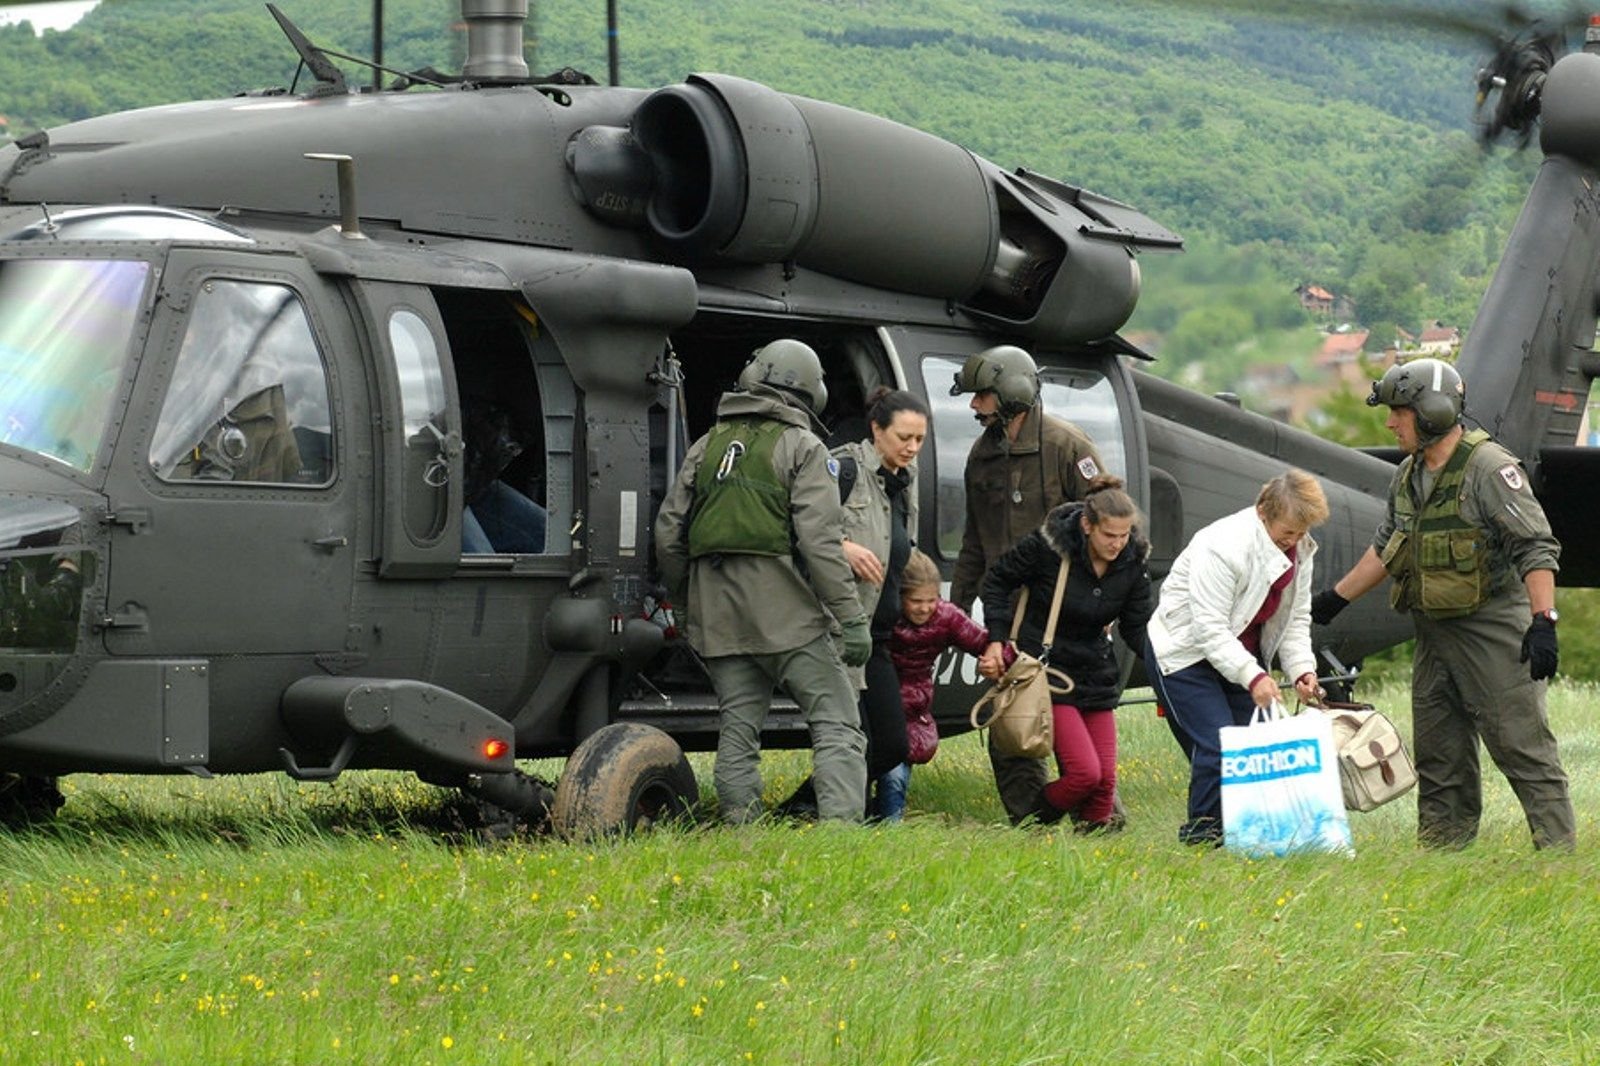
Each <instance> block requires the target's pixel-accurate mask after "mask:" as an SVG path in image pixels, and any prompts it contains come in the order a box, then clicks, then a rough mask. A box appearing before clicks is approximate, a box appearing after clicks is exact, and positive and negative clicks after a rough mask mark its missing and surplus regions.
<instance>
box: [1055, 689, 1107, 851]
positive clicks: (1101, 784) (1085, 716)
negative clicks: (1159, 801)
mask: <svg viewBox="0 0 1600 1066" xmlns="http://www.w3.org/2000/svg"><path fill="white" fill-rule="evenodd" d="M1052 710H1054V712H1055V734H1056V737H1055V749H1056V765H1057V766H1058V767H1060V769H1061V776H1060V777H1059V778H1057V779H1056V780H1054V781H1051V782H1050V783H1049V784H1047V785H1045V786H1044V798H1045V800H1046V801H1047V802H1048V803H1049V804H1050V806H1052V807H1054V808H1055V809H1056V810H1058V811H1067V812H1068V813H1071V814H1076V815H1077V816H1078V818H1079V820H1080V821H1084V822H1105V821H1109V820H1110V818H1111V814H1112V810H1113V802H1114V801H1113V795H1114V793H1115V792H1116V788H1117V718H1116V712H1114V711H1111V710H1098V711H1097V710H1087V711H1085V710H1079V709H1078V708H1077V707H1074V706H1072V705H1071V704H1066V703H1058V704H1056V705H1055V706H1054V707H1053V708H1052Z"/></svg>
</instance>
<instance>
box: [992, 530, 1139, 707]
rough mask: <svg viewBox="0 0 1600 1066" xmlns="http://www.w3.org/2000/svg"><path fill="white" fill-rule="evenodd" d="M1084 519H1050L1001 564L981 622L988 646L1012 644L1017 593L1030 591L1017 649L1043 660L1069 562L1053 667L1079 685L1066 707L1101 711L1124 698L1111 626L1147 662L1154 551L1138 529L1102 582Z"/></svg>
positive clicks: (997, 565) (994, 571) (994, 573)
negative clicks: (1064, 562) (1053, 604)
mask: <svg viewBox="0 0 1600 1066" xmlns="http://www.w3.org/2000/svg"><path fill="white" fill-rule="evenodd" d="M1082 514H1083V505H1082V504H1081V503H1076V502H1074V503H1064V504H1061V505H1060V506H1058V507H1056V508H1054V509H1052V510H1051V512H1050V513H1049V514H1048V515H1047V516H1046V517H1045V520H1044V525H1042V526H1040V527H1039V529H1037V530H1036V531H1034V532H1032V533H1029V534H1028V535H1027V536H1025V537H1023V538H1022V539H1021V540H1019V541H1018V542H1017V543H1016V545H1015V546H1014V547H1012V549H1011V550H1010V551H1008V552H1006V553H1005V554H1004V555H1002V556H1001V557H1000V558H999V560H997V561H996V562H995V564H994V566H993V567H991V568H990V570H989V572H988V573H987V574H986V575H984V579H983V618H984V624H985V625H986V626H988V629H989V639H990V640H998V641H1004V640H1008V639H1010V634H1011V618H1012V607H1013V603H1014V601H1015V596H1014V595H1013V593H1014V592H1016V590H1018V589H1020V588H1021V587H1022V586H1023V585H1027V587H1028V589H1029V592H1028V607H1027V610H1026V612H1025V613H1024V614H1023V618H1022V628H1021V630H1020V631H1019V632H1018V634H1017V644H1018V646H1019V647H1021V648H1022V650H1023V651H1026V652H1029V653H1030V654H1033V655H1038V654H1039V651H1040V648H1041V645H1042V643H1043V640H1044V630H1045V623H1046V622H1047V621H1048V618H1047V615H1049V613H1050V600H1051V598H1052V597H1053V596H1054V594H1055V586H1056V575H1057V573H1058V572H1059V570H1060V566H1061V559H1062V557H1063V556H1065V557H1066V558H1067V559H1068V560H1069V562H1070V563H1071V569H1070V571H1069V573H1068V576H1067V591H1066V595H1065V596H1064V597H1063V598H1062V601H1061V612H1060V615H1059V616H1058V620H1057V622H1056V634H1055V641H1054V643H1053V644H1052V645H1051V648H1050V656H1049V662H1050V665H1052V666H1055V667H1057V668H1058V669H1061V670H1064V671H1066V673H1067V674H1068V675H1069V676H1070V677H1071V678H1072V680H1073V682H1074V688H1073V691H1072V695H1071V696H1068V697H1067V698H1066V702H1069V703H1071V704H1072V705H1073V706H1075V707H1080V708H1084V709H1099V708H1104V707H1111V706H1113V705H1115V704H1116V702H1117V700H1118V698H1119V697H1120V696H1121V695H1122V671H1121V668H1120V667H1119V666H1118V664H1117V659H1116V656H1115V655H1114V654H1113V651H1112V646H1111V634H1110V632H1109V627H1110V626H1111V625H1112V623H1116V626H1117V630H1118V632H1120V633H1121V634H1122V639H1123V641H1124V642H1126V643H1127V645H1128V647H1130V648H1132V649H1133V650H1134V652H1135V653H1137V654H1140V655H1142V654H1143V653H1144V631H1145V626H1146V625H1147V624H1148V623H1149V621H1150V616H1151V614H1153V613H1154V612H1155V596H1154V594H1153V593H1152V592H1151V587H1150V572H1149V570H1148V569H1147V568H1146V566H1145V560H1146V558H1147V557H1148V556H1149V554H1150V544H1149V542H1148V541H1147V540H1145V538H1144V536H1143V534H1142V533H1141V532H1140V530H1139V529H1138V527H1135V528H1134V531H1133V535H1132V536H1131V537H1129V538H1128V543H1127V545H1126V546H1125V547H1124V548H1123V549H1122V554H1120V555H1118V556H1117V558H1116V559H1115V560H1113V561H1112V563H1111V565H1110V566H1108V567H1106V572H1105V574H1103V575H1101V576H1096V575H1095V572H1094V566H1093V565H1092V564H1091V563H1090V562H1089V543H1088V538H1087V537H1085V536H1084V533H1083V529H1082V527H1081V526H1080V525H1079V521H1078V520H1079V517H1080V516H1081V515H1082Z"/></svg>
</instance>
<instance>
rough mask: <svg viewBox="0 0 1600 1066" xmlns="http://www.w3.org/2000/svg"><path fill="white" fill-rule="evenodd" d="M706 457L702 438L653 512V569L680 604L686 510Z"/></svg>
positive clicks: (685, 552)
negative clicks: (654, 568)
mask: <svg viewBox="0 0 1600 1066" xmlns="http://www.w3.org/2000/svg"><path fill="white" fill-rule="evenodd" d="M705 453H706V438H705V437H701V438H700V439H699V440H697V441H695V442H694V444H692V445H691V446H690V447H689V453H688V454H687V455H685V456H684V457H683V465H682V466H680V467H678V476H677V477H676V478H675V479H674V480H673V482H672V487H671V488H669V489H668V490H667V495H666V498H665V499H663V500H662V501H661V509H660V510H659V511H657V512H656V523H655V541H656V565H657V566H658V567H659V568H660V571H661V583H662V584H663V585H665V586H666V588H667V594H668V595H669V596H671V597H672V598H673V599H674V600H675V601H677V602H679V603H683V602H684V601H685V596H684V591H685V584H686V582H687V580H688V577H689V507H690V505H691V504H693V503H694V476H695V471H696V470H698V469H699V468H700V460H701V458H702V457H703V456H704V455H705Z"/></svg>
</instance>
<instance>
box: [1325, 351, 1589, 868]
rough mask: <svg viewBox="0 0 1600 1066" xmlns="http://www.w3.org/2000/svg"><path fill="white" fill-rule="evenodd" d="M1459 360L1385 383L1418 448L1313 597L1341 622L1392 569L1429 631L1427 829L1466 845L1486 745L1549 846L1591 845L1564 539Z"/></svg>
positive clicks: (1422, 705) (1393, 371) (1380, 389)
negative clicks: (1566, 751)
mask: <svg viewBox="0 0 1600 1066" xmlns="http://www.w3.org/2000/svg"><path fill="white" fill-rule="evenodd" d="M1465 400H1466V390H1465V388H1464V386H1463V384H1462V381H1461V375H1460V374H1458V373H1457V372H1456V369H1455V367H1453V366H1451V365H1450V364H1449V363H1446V362H1443V361H1442V360H1438V359H1416V360H1413V361H1412V362H1409V363H1404V364H1398V365H1396V366H1392V367H1390V368H1389V369H1388V370H1387V371H1385V372H1384V375H1383V377H1382V378H1381V379H1379V380H1378V381H1375V382H1373V385H1372V394H1371V395H1370V396H1369V397H1368V398H1367V403H1368V404H1370V405H1372V406H1374V407H1377V406H1379V405H1382V406H1385V407H1388V408H1389V420H1388V423H1387V424H1388V427H1389V430H1390V432H1392V433H1393V434H1394V435H1395V439H1396V440H1397V441H1398V443H1399V445H1400V450H1401V451H1403V452H1405V453H1406V457H1405V459H1403V460H1402V461H1401V463H1400V465H1399V467H1398V468H1396V470H1395V473H1394V478H1393V480H1392V481H1391V482H1390V485H1389V508H1388V512H1387V513H1386V515H1385V516H1384V519H1383V521H1382V522H1381V523H1379V525H1378V530H1377V533H1376V535H1375V536H1374V537H1373V541H1372V544H1371V545H1370V546H1369V547H1368V548H1367V550H1366V552H1365V554H1363V555H1362V557H1361V558H1360V560H1358V561H1357V563H1356V565H1355V566H1354V567H1352V568H1351V569H1350V571H1349V572H1348V573H1346V574H1345V575H1344V576H1343V577H1341V578H1340V579H1339V580H1338V581H1337V582H1336V583H1335V584H1334V585H1333V586H1332V587H1331V588H1327V589H1324V590H1323V591H1321V592H1319V593H1317V595H1316V596H1315V597H1314V598H1313V599H1312V601H1311V617H1312V621H1314V622H1316V623H1317V624H1319V625H1327V624H1328V623H1329V622H1331V621H1333V619H1334V617H1335V616H1336V615H1337V614H1338V613H1339V612H1340V611H1342V610H1343V609H1344V608H1345V607H1346V606H1347V605H1348V604H1349V602H1350V601H1351V600H1354V599H1356V598H1358V597H1360V596H1361V595H1363V594H1365V593H1367V592H1369V591H1371V590H1372V589H1373V588H1375V587H1377V585H1378V584H1379V583H1381V582H1382V581H1383V579H1384V577H1385V576H1387V577H1391V578H1393V579H1394V583H1393V586H1392V587H1391V588H1390V591H1389V602H1390V605H1391V606H1392V607H1393V608H1394V609H1395V610H1397V611H1404V612H1409V613H1410V615H1411V618H1412V621H1413V623H1414V624H1415V625H1416V631H1417V643H1416V659H1415V662H1414V663H1413V666H1412V675H1411V707H1412V719H1413V725H1412V729H1413V732H1412V746H1413V750H1414V752H1415V755H1416V760H1417V778H1418V789H1417V836H1418V839H1419V840H1421V842H1422V843H1424V844H1426V845H1430V846H1436V847H1452V848H1455V847H1465V846H1466V845H1468V844H1470V843H1472V841H1473V839H1474V838H1475V837H1476V836H1477V833H1478V819H1479V816H1480V814H1481V812H1482V808H1483V795H1482V778H1481V774H1480V771H1479V768H1478V742H1479V740H1482V742H1483V746H1484V747H1485V748H1487V749H1488V752H1489V756H1490V758H1492V759H1493V760H1494V762H1495V765H1496V766H1498V767H1499V768H1500V772H1501V773H1503V774H1505V776H1506V780H1507V781H1509V782H1510V783H1511V788H1512V791H1514V792H1515V793H1516V795H1517V799H1518V800H1519V801H1520V802H1521V803H1522V809H1523V811H1524V812H1525V813H1526V815H1527V820H1528V827H1529V829H1531V830H1532V832H1533V843H1534V846H1535V847H1541V848H1543V847H1557V848H1571V847H1572V846H1573V845H1574V843H1575V842H1576V839H1577V826H1576V823H1575V821H1574V818H1573V811H1572V800H1571V798H1570V796H1569V794H1568V788H1567V775H1566V773H1565V772H1564V771H1563V770H1562V768H1561V758H1560V755H1559V753H1558V751H1557V749H1556V738H1555V735H1554V734H1553V733H1552V732H1551V731H1550V721H1549V718H1548V716H1547V715H1546V713H1545V687H1546V685H1545V679H1546V678H1549V677H1551V676H1552V675H1554V674H1555V672H1556V667H1557V665H1558V653H1557V644H1556V619H1557V616H1556V610H1555V574H1556V570H1557V569H1558V560H1559V557H1560V554H1561V545H1560V544H1558V543H1557V541H1556V539H1555V536H1554V535H1553V534H1552V533H1551V532H1550V523H1549V522H1548V521H1547V520H1546V518H1545V513H1544V509H1543V508H1541V507H1540V506H1539V501H1538V500H1537V499H1536V498H1535V497H1534V495H1533V490H1532V488H1531V487H1530V486H1529V484H1528V476H1527V474H1526V473H1525V472H1524V471H1523V469H1522V464H1521V463H1520V462H1518V460H1517V457H1516V456H1514V455H1512V454H1511V453H1510V452H1509V451H1507V450H1506V449H1505V448H1503V447H1502V446H1501V445H1500V444H1498V443H1497V442H1495V441H1494V440H1493V439H1491V438H1490V436H1489V434H1487V433H1485V432H1484V431H1483V430H1481V429H1474V430H1468V429H1467V428H1466V427H1465V426H1464V425H1463V424H1462V414H1463V407H1464V403H1465Z"/></svg>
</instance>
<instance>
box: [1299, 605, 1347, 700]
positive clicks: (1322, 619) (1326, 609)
mask: <svg viewBox="0 0 1600 1066" xmlns="http://www.w3.org/2000/svg"><path fill="white" fill-rule="evenodd" d="M1348 606H1350V601H1349V600H1347V599H1345V598H1344V597H1343V596H1341V595H1339V594H1338V593H1337V592H1335V591H1333V589H1331V588H1326V589H1323V590H1322V591H1321V592H1319V593H1317V594H1316V595H1315V596H1313V597H1311V620H1312V621H1313V622H1315V623H1316V624H1317V625H1319V626H1325V625H1327V624H1328V623H1329V622H1331V621H1333V619H1334V616H1335V615H1337V614H1338V613H1339V612H1340V611H1342V610H1344V609H1345V608H1346V607H1348ZM1296 684H1298V682H1296Z"/></svg>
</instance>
